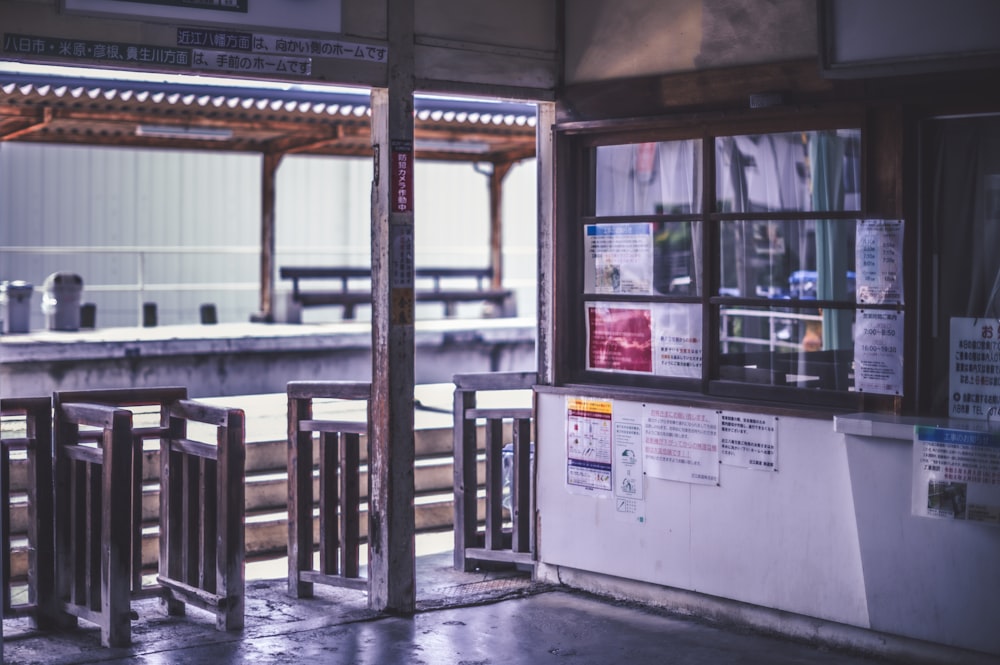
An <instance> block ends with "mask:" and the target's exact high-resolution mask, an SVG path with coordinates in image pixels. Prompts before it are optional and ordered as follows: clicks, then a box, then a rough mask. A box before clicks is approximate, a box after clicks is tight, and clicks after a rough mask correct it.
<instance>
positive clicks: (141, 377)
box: [0, 318, 536, 397]
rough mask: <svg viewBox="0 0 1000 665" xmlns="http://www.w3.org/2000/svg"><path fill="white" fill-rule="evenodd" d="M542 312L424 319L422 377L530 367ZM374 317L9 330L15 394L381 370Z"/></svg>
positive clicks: (418, 329)
mask: <svg viewBox="0 0 1000 665" xmlns="http://www.w3.org/2000/svg"><path fill="white" fill-rule="evenodd" d="M535 326H536V323H535V320H534V319H517V318H509V319H449V320H435V321H419V322H417V323H416V325H415V326H414V344H415V347H416V355H415V358H414V362H415V373H416V382H417V383H422V384H426V383H441V382H450V381H451V378H452V376H453V375H454V374H456V373H462V372H490V371H511V370H521V371H530V370H533V369H534V367H535V334H536V327H535ZM371 344H372V334H371V324H370V322H361V323H335V324H306V325H294V324H265V323H235V324H219V325H205V326H202V325H191V326H163V327H156V328H107V329H98V330H88V331H80V332H51V331H43V332H35V333H28V334H24V335H4V336H0V388H2V391H3V395H4V396H5V397H26V396H36V395H49V394H51V393H52V392H53V391H54V390H79V389H90V388H126V387H135V388H138V387H156V386H165V385H179V386H186V387H187V388H188V394H189V395H190V396H191V397H206V396H226V395H247V394H260V393H279V392H284V390H285V385H286V384H287V383H288V382H289V381H295V380H302V379H308V380H314V379H348V380H355V381H368V380H370V379H371Z"/></svg>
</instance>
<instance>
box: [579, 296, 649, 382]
mask: <svg viewBox="0 0 1000 665" xmlns="http://www.w3.org/2000/svg"><path fill="white" fill-rule="evenodd" d="M586 308H587V316H586V322H587V369H589V370H603V371H612V372H633V373H640V374H652V373H653V319H652V317H653V315H652V309H651V308H650V306H649V305H631V304H628V303H621V304H618V303H615V304H610V303H587V304H586Z"/></svg>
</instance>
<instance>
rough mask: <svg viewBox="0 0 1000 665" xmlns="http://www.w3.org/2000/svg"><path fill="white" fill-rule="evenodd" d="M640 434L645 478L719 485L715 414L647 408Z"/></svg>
mask: <svg viewBox="0 0 1000 665" xmlns="http://www.w3.org/2000/svg"><path fill="white" fill-rule="evenodd" d="M642 430H643V441H642V443H643V459H644V462H645V465H646V474H647V475H649V476H652V477H654V478H664V479H666V480H677V481H680V482H685V483H698V484H702V485H718V484H719V432H718V414H717V413H716V412H715V411H710V410H708V409H689V408H684V407H679V406H667V405H662V404H647V405H646V407H645V412H644V414H643V423H642Z"/></svg>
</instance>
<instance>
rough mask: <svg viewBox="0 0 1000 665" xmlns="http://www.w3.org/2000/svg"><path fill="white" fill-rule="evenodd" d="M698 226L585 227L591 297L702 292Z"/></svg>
mask: <svg viewBox="0 0 1000 665" xmlns="http://www.w3.org/2000/svg"><path fill="white" fill-rule="evenodd" d="M700 232H701V225H700V224H699V223H698V222H636V223H617V224H587V225H586V226H584V230H583V233H584V256H585V258H584V280H583V281H584V291H585V292H586V293H620V294H638V295H650V294H670V295H679V296H689V295H690V296H696V295H698V294H699V293H700V292H701V287H700V284H701V262H700V261H699V260H698V256H699V254H697V253H696V252H695V247H699V248H700V246H701V236H700Z"/></svg>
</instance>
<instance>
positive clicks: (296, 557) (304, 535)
mask: <svg viewBox="0 0 1000 665" xmlns="http://www.w3.org/2000/svg"><path fill="white" fill-rule="evenodd" d="M297 388H302V386H294V387H293V385H292V384H291V383H290V384H288V391H289V392H288V466H287V468H288V593H289V595H291V596H292V597H294V598H311V597H312V594H313V587H312V584H311V583H309V582H306V581H303V578H302V572H303V571H306V570H311V569H312V566H313V563H312V552H313V545H312V543H313V534H312V505H313V499H312V497H313V489H312V467H313V463H312V460H313V456H312V444H313V441H312V434H310V433H309V432H302V431H300V430H299V421H301V420H309V419H310V418H311V417H312V400H311V399H310V398H308V397H296V396H295V394H296V393H295V392H294V389H297ZM298 394H301V393H298Z"/></svg>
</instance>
